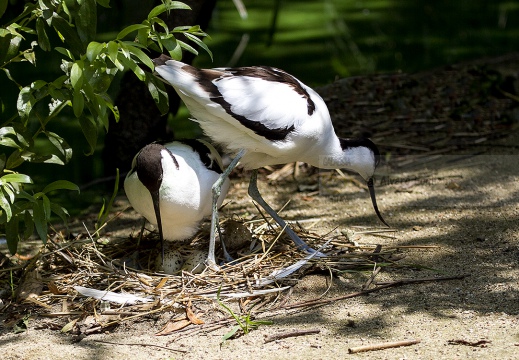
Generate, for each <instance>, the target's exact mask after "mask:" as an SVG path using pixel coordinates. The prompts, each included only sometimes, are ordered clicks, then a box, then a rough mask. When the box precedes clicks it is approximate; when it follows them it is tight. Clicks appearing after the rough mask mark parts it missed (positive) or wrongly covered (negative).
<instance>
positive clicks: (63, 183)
mask: <svg viewBox="0 0 519 360" xmlns="http://www.w3.org/2000/svg"><path fill="white" fill-rule="evenodd" d="M54 190H73V191H77V192H79V186H77V185H76V184H74V183H73V182H71V181H68V180H57V181H54V182H52V183H50V184H49V185H47V186H45V188H44V189H43V190H42V193H44V194H47V193H48V192H51V191H54Z"/></svg>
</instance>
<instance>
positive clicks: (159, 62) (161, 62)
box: [152, 54, 172, 66]
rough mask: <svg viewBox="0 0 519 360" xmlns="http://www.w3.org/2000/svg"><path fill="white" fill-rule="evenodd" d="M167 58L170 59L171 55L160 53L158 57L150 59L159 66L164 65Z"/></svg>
mask: <svg viewBox="0 0 519 360" xmlns="http://www.w3.org/2000/svg"><path fill="white" fill-rule="evenodd" d="M168 60H172V59H171V57H169V56H168V55H166V54H161V55H160V56H159V57H158V58H155V59H153V60H152V61H153V64H155V66H160V65H166V61H168Z"/></svg>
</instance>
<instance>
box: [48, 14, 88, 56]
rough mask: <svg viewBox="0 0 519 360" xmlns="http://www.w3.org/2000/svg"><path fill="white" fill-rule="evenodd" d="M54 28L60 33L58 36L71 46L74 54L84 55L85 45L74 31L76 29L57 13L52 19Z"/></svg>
mask: <svg viewBox="0 0 519 360" xmlns="http://www.w3.org/2000/svg"><path fill="white" fill-rule="evenodd" d="M51 23H52V26H53V27H54V29H56V31H57V32H58V35H60V37H61V38H62V39H63V40H65V41H66V42H67V44H69V46H70V49H71V50H72V52H74V53H76V54H82V53H83V50H84V45H83V43H82V42H81V39H80V38H79V35H78V34H77V32H76V31H75V30H74V27H73V26H72V25H71V24H69V23H68V21H67V20H65V19H63V18H62V17H61V16H59V15H58V14H57V13H54V14H53V15H52V19H51Z"/></svg>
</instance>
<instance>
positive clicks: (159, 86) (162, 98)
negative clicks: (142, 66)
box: [146, 73, 169, 115]
mask: <svg viewBox="0 0 519 360" xmlns="http://www.w3.org/2000/svg"><path fill="white" fill-rule="evenodd" d="M146 85H147V86H148V90H149V91H150V94H151V97H152V98H153V100H154V101H155V104H157V107H158V108H159V111H160V113H161V114H162V115H165V114H167V113H168V111H169V99H168V92H167V90H166V86H165V85H164V82H163V81H161V80H160V79H159V78H157V77H156V76H155V75H152V74H150V73H146Z"/></svg>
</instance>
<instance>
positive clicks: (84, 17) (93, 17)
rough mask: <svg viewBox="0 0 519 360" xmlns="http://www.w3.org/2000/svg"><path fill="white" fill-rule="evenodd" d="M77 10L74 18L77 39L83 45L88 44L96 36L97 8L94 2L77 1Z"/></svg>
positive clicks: (86, 0)
mask: <svg viewBox="0 0 519 360" xmlns="http://www.w3.org/2000/svg"><path fill="white" fill-rule="evenodd" d="M78 3H79V10H78V12H77V14H76V16H75V17H74V20H75V25H76V29H77V33H78V35H79V38H80V39H81V41H82V42H83V43H84V44H88V43H89V42H90V41H92V40H93V39H94V38H95V36H96V29H97V6H96V0H81V1H78Z"/></svg>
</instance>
